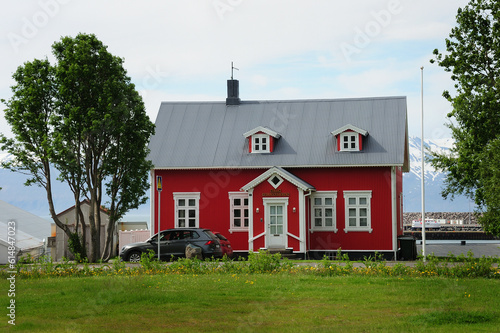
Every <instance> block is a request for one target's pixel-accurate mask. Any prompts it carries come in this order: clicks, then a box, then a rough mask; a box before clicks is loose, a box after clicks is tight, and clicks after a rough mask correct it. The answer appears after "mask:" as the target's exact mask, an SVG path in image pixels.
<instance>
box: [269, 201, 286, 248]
mask: <svg viewBox="0 0 500 333" xmlns="http://www.w3.org/2000/svg"><path fill="white" fill-rule="evenodd" d="M265 207H266V227H267V231H266V236H267V247H268V248H280V249H284V248H285V247H286V229H287V214H286V208H287V202H285V201H281V202H280V201H275V200H273V201H270V202H266V203H265Z"/></svg>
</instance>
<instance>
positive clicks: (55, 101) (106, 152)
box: [2, 34, 154, 262]
mask: <svg viewBox="0 0 500 333" xmlns="http://www.w3.org/2000/svg"><path fill="white" fill-rule="evenodd" d="M52 49H53V53H54V55H55V57H56V60H57V64H56V65H55V66H54V67H51V66H50V64H49V63H48V61H46V62H45V63H46V66H47V67H48V68H51V70H50V75H51V76H50V80H47V81H46V82H51V83H50V84H49V83H47V85H48V86H49V87H51V90H48V88H47V89H45V90H42V89H41V88H40V87H39V86H37V85H35V86H34V87H32V89H31V90H28V91H25V90H22V91H21V90H20V91H19V92H18V93H17V94H16V91H17V90H19V89H18V88H13V91H14V92H15V94H14V96H13V97H12V98H11V100H10V101H9V102H8V104H7V106H8V110H6V114H9V117H7V116H6V119H7V120H8V122H9V124H11V126H12V127H13V132H14V133H15V139H10V140H9V139H7V138H5V137H3V139H2V141H3V142H4V148H6V149H7V151H9V152H10V153H11V154H13V155H14V156H15V160H14V162H13V164H12V167H14V165H16V166H17V167H18V168H26V165H28V166H29V165H30V164H26V162H27V161H25V160H26V159H23V156H24V155H23V154H27V155H28V156H30V157H32V160H33V161H32V163H35V162H37V161H39V160H40V158H39V157H38V156H33V155H34V154H33V151H34V150H33V149H27V150H26V149H25V148H26V146H27V145H29V143H30V142H31V141H33V138H38V136H41V135H44V136H43V137H42V138H41V139H39V141H42V142H43V143H44V145H43V146H42V147H41V148H40V149H39V151H40V152H39V153H38V151H35V152H37V153H38V155H43V156H45V158H46V164H47V168H49V169H50V165H51V164H52V165H54V166H55V167H56V168H57V169H58V170H59V172H60V179H61V180H64V181H66V182H67V183H68V185H69V187H70V189H71V190H72V191H73V194H74V197H75V203H76V205H75V207H76V214H77V216H76V218H77V221H78V220H80V221H83V219H84V216H83V213H82V210H81V208H80V199H82V198H86V199H88V200H89V202H90V206H91V213H90V214H89V216H88V220H89V224H90V236H91V243H90V245H91V246H90V249H91V252H90V258H89V259H90V261H91V262H95V261H97V260H98V259H99V258H101V257H109V254H110V251H109V250H110V249H112V247H113V244H112V240H113V238H112V236H111V235H108V237H107V240H106V246H105V250H106V251H104V252H107V253H103V251H102V250H103V249H101V246H100V239H101V225H102V221H101V208H102V204H103V199H104V197H103V195H104V194H107V195H108V196H109V198H110V209H109V210H108V213H109V217H110V221H109V224H110V225H108V228H107V231H108V232H113V231H114V226H115V224H116V222H117V221H118V220H119V219H120V218H121V217H122V216H123V215H124V214H125V213H126V212H127V211H128V210H130V209H133V208H137V207H138V206H139V205H140V204H142V203H143V202H144V201H145V200H146V197H145V193H146V191H147V189H148V188H149V183H148V171H149V170H150V169H151V163H150V162H149V161H147V160H146V157H147V154H148V149H147V144H148V142H149V138H150V136H151V135H152V134H153V133H154V125H153V124H152V123H151V121H150V120H149V118H148V116H147V114H146V112H145V108H144V103H143V101H142V98H141V97H140V95H139V94H138V93H137V91H136V90H135V87H134V85H133V84H132V83H131V81H130V78H129V77H128V76H127V73H126V70H125V69H124V68H123V60H122V59H121V58H119V57H116V56H113V55H112V54H110V53H109V52H108V51H107V47H106V46H105V45H103V44H102V42H101V41H99V40H98V39H97V38H96V37H95V36H94V35H87V34H79V35H78V36H76V37H75V38H71V37H64V38H62V39H61V40H60V41H59V42H56V43H54V44H53V46H52ZM18 71H19V70H18ZM33 72H34V74H37V73H36V70H33ZM14 78H15V79H16V81H17V82H18V83H19V82H20V81H19V80H18V78H16V77H14ZM42 81H44V80H41V82H42ZM18 86H24V84H23V83H19V84H18ZM16 87H17V86H16ZM31 91H35V92H36V94H37V96H40V97H43V99H42V101H46V102H45V103H46V104H47V105H46V106H45V109H44V110H46V111H45V112H44V113H46V114H48V116H47V117H46V119H44V120H40V128H36V127H35V128H33V129H31V128H27V127H26V126H25V127H23V129H22V131H17V132H16V131H15V128H16V126H21V127H22V126H23V125H22V124H23V120H24V119H23V115H22V114H20V113H19V112H14V111H15V109H16V108H15V106H18V105H21V106H22V107H23V108H26V107H29V108H30V111H29V112H28V113H27V114H26V115H25V116H24V117H27V118H30V117H32V116H34V115H36V114H37V112H38V111H37V110H39V109H40V106H39V105H38V104H40V103H41V102H39V101H38V100H36V101H35V100H34V98H32V97H30V92H31ZM28 97H29V98H28ZM49 102H50V104H49ZM43 126H46V127H47V129H45V128H44V127H43ZM21 134H22V135H21ZM16 147H19V148H18V149H14V148H16ZM23 151H24V152H25V153H23ZM28 162H29V161H28ZM43 170H44V172H45V169H43ZM29 172H30V173H31V174H33V170H29ZM44 181H45V183H46V180H44ZM38 183H40V182H38ZM49 184H50V182H49ZM46 189H47V193H48V195H49V193H51V190H50V186H49V187H46ZM50 198H51V194H50ZM49 206H51V207H53V204H50V200H49ZM51 214H52V209H51ZM54 216H55V212H54V214H52V217H53V218H54ZM84 225H85V224H84V223H82V227H84ZM58 226H59V224H58ZM83 236H85V232H83ZM83 244H85V240H83Z"/></svg>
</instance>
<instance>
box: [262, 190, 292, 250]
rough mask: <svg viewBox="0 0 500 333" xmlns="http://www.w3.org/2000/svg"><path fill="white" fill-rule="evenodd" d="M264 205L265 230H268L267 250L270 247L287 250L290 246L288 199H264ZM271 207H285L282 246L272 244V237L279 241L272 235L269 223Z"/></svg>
mask: <svg viewBox="0 0 500 333" xmlns="http://www.w3.org/2000/svg"><path fill="white" fill-rule="evenodd" d="M262 201H263V204H264V222H265V228H266V248H269V247H271V246H272V247H280V248H287V246H288V197H278V198H263V199H262ZM271 205H283V233H282V236H281V239H280V240H279V241H281V243H282V244H278V245H276V244H274V243H272V242H271V237H273V240H278V239H275V238H274V237H276V236H274V234H271V228H270V221H269V213H270V209H269V207H270V206H271Z"/></svg>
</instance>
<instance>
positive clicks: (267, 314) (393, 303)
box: [0, 273, 500, 332]
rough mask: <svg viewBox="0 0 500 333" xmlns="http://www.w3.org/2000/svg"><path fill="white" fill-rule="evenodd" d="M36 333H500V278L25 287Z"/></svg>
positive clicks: (110, 280)
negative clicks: (150, 332) (151, 332)
mask: <svg viewBox="0 0 500 333" xmlns="http://www.w3.org/2000/svg"><path fill="white" fill-rule="evenodd" d="M0 288H1V290H2V293H1V297H0V299H1V304H3V306H2V308H3V309H4V310H3V312H4V314H3V315H2V317H3V318H4V319H3V320H2V323H1V324H0V331H6V330H7V329H9V330H12V331H29V332H146V331H153V332H474V331H478V332H479V331H481V332H500V297H499V295H500V280H499V279H484V278H476V279H469V278H466V279H457V278H443V277H422V278H420V277H404V276H403V277H401V276H400V277H391V276H383V277H382V276H359V275H349V276H318V275H313V274H310V275H308V274H302V273H297V274H286V273H279V274H208V275H188V274H157V275H147V274H140V275H129V276H119V275H114V276H95V277H91V276H90V277H62V278H53V277H51V278H37V279H18V280H17V281H16V297H15V300H16V326H11V325H9V324H8V323H7V320H8V317H6V316H5V315H6V314H7V309H6V306H7V305H8V304H9V303H8V302H9V298H8V296H7V290H8V289H9V285H8V283H7V281H6V280H5V279H2V282H1V283H0Z"/></svg>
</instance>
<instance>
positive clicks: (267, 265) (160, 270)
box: [0, 251, 500, 279]
mask: <svg viewBox="0 0 500 333" xmlns="http://www.w3.org/2000/svg"><path fill="white" fill-rule="evenodd" d="M340 258H341V260H328V259H327V258H324V259H323V260H321V261H319V262H315V263H304V264H302V263H300V262H294V261H290V260H287V259H283V258H281V255H280V254H279V253H278V254H273V255H271V254H269V253H267V252H265V251H260V252H256V253H250V254H249V256H248V260H237V261H236V260H230V259H228V258H227V257H225V258H223V259H217V260H208V259H207V260H205V261H202V260H199V259H185V258H181V259H178V260H177V261H172V262H168V263H166V262H159V261H157V259H156V258H155V256H154V253H150V254H143V256H142V257H141V261H140V263H139V264H136V265H126V264H125V263H124V262H121V261H120V260H115V261H114V262H113V263H111V264H96V265H91V264H89V263H87V262H83V263H80V264H78V263H76V262H70V261H67V260H64V261H63V262H61V263H55V262H52V261H51V260H50V259H47V258H41V259H39V260H32V259H30V260H29V261H28V262H27V263H19V264H18V265H17V277H18V278H20V279H24V278H28V279H30V278H44V277H68V276H74V277H79V276H80V277H85V276H114V275H117V276H129V275H130V276H137V275H156V274H173V275H182V274H184V275H186V274H187V275H192V274H198V275H205V274H306V275H317V276H347V275H360V276H396V277H397V276H401V277H404V276H408V277H448V278H489V279H500V270H499V268H498V266H495V260H494V259H491V258H485V257H483V258H479V259H476V258H472V257H469V258H468V259H467V260H460V261H454V262H451V261H446V260H442V259H438V258H436V257H433V256H429V257H427V259H426V261H425V262H424V261H422V260H418V261H416V263H415V264H414V265H413V266H409V265H406V263H391V264H388V263H387V262H386V261H385V260H383V259H382V258H381V257H378V256H374V257H368V258H365V260H364V261H362V262H353V261H350V260H348V259H346V258H345V257H340ZM0 274H1V275H2V277H3V276H6V274H7V272H6V271H5V270H2V271H0Z"/></svg>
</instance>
